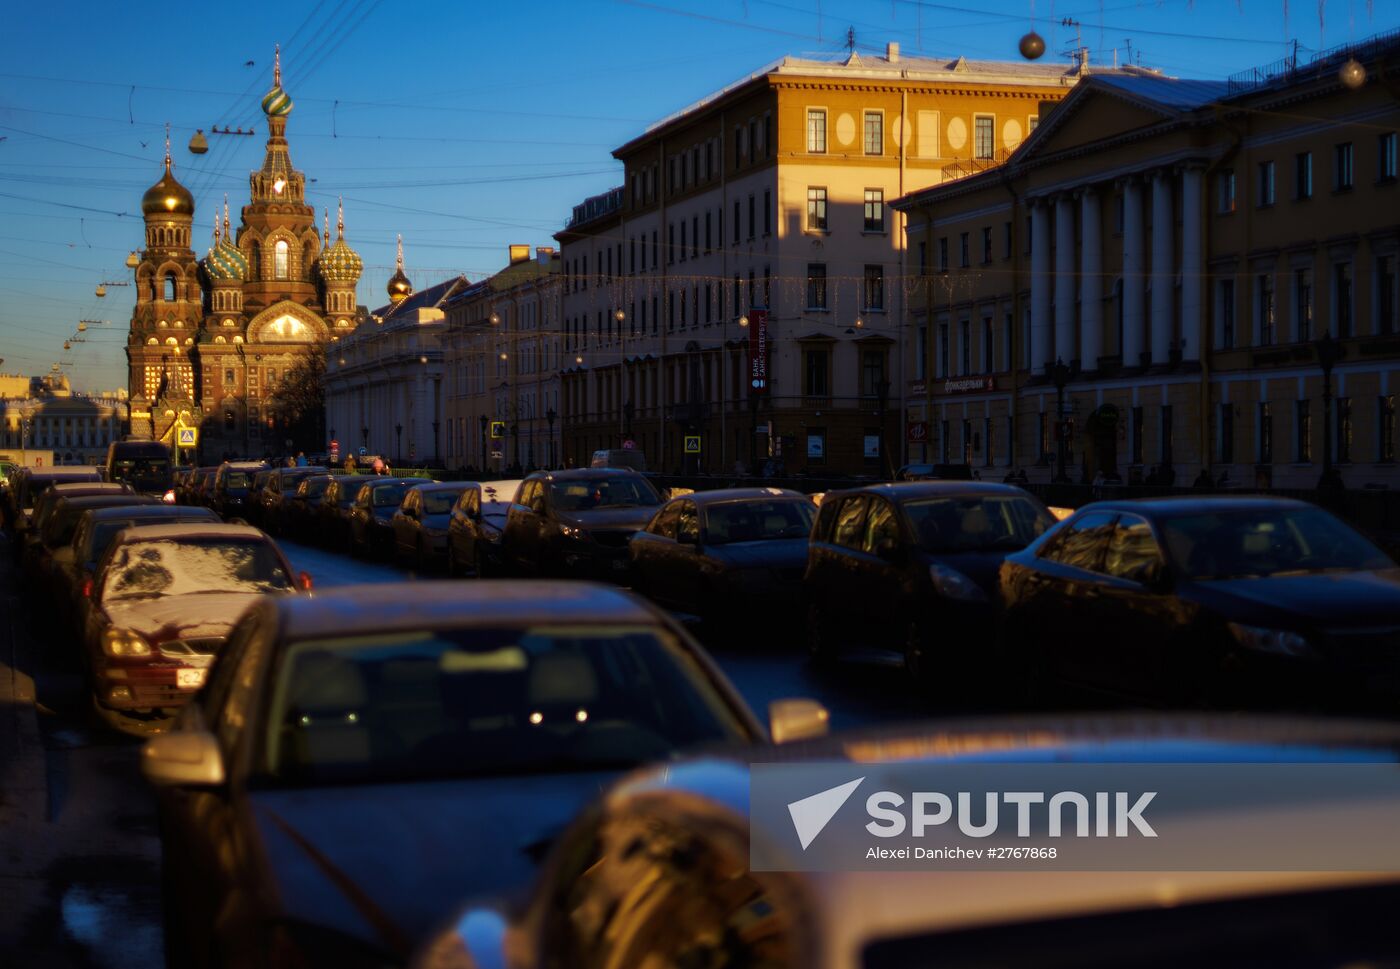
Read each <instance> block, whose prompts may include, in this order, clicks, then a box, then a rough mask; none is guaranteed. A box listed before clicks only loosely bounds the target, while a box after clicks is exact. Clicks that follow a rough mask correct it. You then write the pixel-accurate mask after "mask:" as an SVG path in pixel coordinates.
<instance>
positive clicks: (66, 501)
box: [24, 494, 162, 605]
mask: <svg viewBox="0 0 1400 969" xmlns="http://www.w3.org/2000/svg"><path fill="white" fill-rule="evenodd" d="M161 503H162V502H161V500H160V499H159V498H156V497H154V496H148V495H134V494H112V495H83V496H73V497H63V498H59V499H58V500H57V501H56V502H54V505H53V510H52V511H51V512H50V513H49V515H48V518H47V519H46V520H45V522H44V527H43V529H42V530H41V531H39V532H38V533H37V534H36V535H35V536H34V537H35V541H33V542H32V543H30V545H29V547H28V548H26V549H25V551H24V572H25V578H26V579H28V580H29V581H30V582H31V583H33V586H34V588H35V589H36V590H38V592H39V596H40V598H41V599H44V600H49V601H46V602H45V604H46V605H48V604H51V600H52V597H53V596H54V595H55V591H56V590H55V580H56V578H57V573H58V569H59V566H60V563H61V562H62V560H63V559H64V558H66V557H67V555H66V554H65V553H67V552H68V551H70V546H71V544H72V541H73V534H74V532H76V531H77V529H78V522H79V521H80V520H81V518H82V515H83V513H84V512H86V511H89V510H97V509H102V508H133V509H134V508H136V507H139V506H143V505H144V506H147V507H149V506H150V505H159V504H161Z"/></svg>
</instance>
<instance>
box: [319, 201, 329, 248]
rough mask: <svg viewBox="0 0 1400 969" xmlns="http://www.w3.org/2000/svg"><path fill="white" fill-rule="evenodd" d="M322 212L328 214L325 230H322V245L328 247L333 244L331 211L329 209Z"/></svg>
mask: <svg viewBox="0 0 1400 969" xmlns="http://www.w3.org/2000/svg"><path fill="white" fill-rule="evenodd" d="M321 211H323V212H325V213H326V222H325V228H324V229H322V230H321V244H322V245H323V246H328V245H330V244H331V210H330V209H328V208H327V209H322V210H321Z"/></svg>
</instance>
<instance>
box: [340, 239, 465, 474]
mask: <svg viewBox="0 0 1400 969" xmlns="http://www.w3.org/2000/svg"><path fill="white" fill-rule="evenodd" d="M466 286H467V280H466V278H465V277H463V276H457V277H455V278H453V279H448V280H445V281H443V282H440V283H437V284H436V285H433V286H429V287H428V288H427V289H424V290H420V291H418V292H415V291H414V289H413V284H412V283H411V282H409V279H408V276H407V275H405V273H404V263H403V239H402V238H400V239H399V245H398V267H397V270H396V271H395V273H394V275H393V277H392V278H391V279H390V280H389V284H388V291H389V302H388V303H387V304H385V305H384V306H381V307H379V308H378V309H376V310H374V311H372V312H370V313H368V314H367V315H366V318H365V320H364V322H363V323H361V324H360V326H359V327H358V328H357V329H353V330H351V331H349V332H348V333H346V334H344V335H337V336H336V338H335V339H334V340H333V342H332V343H331V345H330V346H329V347H328V348H327V351H326V376H325V394H326V428H327V431H328V433H329V435H330V437H331V439H332V440H335V441H336V442H337V443H338V444H339V446H340V453H341V454H342V455H358V454H361V453H363V454H364V455H366V456H369V455H373V456H377V457H383V458H386V459H388V461H389V462H390V464H391V465H412V466H424V465H433V466H440V465H441V464H442V463H443V455H444V453H445V451H444V449H443V445H444V440H443V437H442V435H443V412H442V394H443V389H442V378H443V349H442V342H441V341H442V336H443V331H444V330H445V329H446V320H447V317H446V313H445V311H444V306H445V305H446V303H447V301H448V300H449V299H451V298H452V297H453V296H454V295H455V294H456V293H458V292H459V291H460V290H462V289H463V288H465V287H466Z"/></svg>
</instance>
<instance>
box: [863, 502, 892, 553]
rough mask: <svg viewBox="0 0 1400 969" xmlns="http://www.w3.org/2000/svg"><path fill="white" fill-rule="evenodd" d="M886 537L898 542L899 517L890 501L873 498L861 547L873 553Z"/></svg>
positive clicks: (867, 514) (866, 516) (867, 513)
mask: <svg viewBox="0 0 1400 969" xmlns="http://www.w3.org/2000/svg"><path fill="white" fill-rule="evenodd" d="M886 539H889V540H891V541H893V542H895V543H896V544H898V542H899V519H898V518H897V517H895V512H894V506H893V505H891V504H890V503H889V502H888V501H885V500H884V499H883V498H871V499H870V504H869V506H868V508H867V510H866V513H865V538H864V540H863V541H862V542H861V548H862V549H863V550H864V551H866V552H869V553H870V554H872V555H873V554H875V550H876V549H877V548H879V547H880V543H881V542H883V541H885V540H886Z"/></svg>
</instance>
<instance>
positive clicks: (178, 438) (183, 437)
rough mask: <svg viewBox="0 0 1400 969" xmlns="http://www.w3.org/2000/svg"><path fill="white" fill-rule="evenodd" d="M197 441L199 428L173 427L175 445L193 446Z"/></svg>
mask: <svg viewBox="0 0 1400 969" xmlns="http://www.w3.org/2000/svg"><path fill="white" fill-rule="evenodd" d="M198 442H199V429H198V428H194V427H177V428H175V445H176V447H194V446H195V445H196V444H197V443H198Z"/></svg>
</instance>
